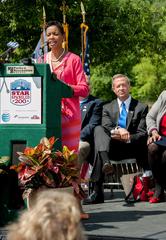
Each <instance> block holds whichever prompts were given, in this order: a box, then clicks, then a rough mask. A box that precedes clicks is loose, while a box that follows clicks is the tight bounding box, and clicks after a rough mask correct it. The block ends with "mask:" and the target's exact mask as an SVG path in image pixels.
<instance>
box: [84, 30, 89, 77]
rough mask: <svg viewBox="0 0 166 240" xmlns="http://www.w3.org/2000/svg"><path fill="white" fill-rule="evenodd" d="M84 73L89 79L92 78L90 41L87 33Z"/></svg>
mask: <svg viewBox="0 0 166 240" xmlns="http://www.w3.org/2000/svg"><path fill="white" fill-rule="evenodd" d="M84 56H85V57H84V66H83V67H84V71H85V73H86V75H87V76H88V78H90V56H89V41H88V34H87V33H86V48H85V55H84Z"/></svg>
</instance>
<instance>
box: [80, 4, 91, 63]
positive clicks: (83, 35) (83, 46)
mask: <svg viewBox="0 0 166 240" xmlns="http://www.w3.org/2000/svg"><path fill="white" fill-rule="evenodd" d="M81 13H82V23H81V25H80V28H81V49H82V66H84V59H85V49H86V34H87V31H88V28H89V27H88V25H86V21H85V15H86V12H85V8H84V5H83V2H82V1H81Z"/></svg>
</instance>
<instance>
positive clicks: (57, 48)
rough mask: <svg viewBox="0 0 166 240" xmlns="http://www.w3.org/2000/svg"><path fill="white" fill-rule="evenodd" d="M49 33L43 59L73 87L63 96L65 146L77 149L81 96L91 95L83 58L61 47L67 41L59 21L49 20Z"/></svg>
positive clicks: (47, 33) (60, 77)
mask: <svg viewBox="0 0 166 240" xmlns="http://www.w3.org/2000/svg"><path fill="white" fill-rule="evenodd" d="M46 36H47V44H48V47H49V49H50V51H49V52H48V53H47V54H46V55H45V56H44V62H45V63H49V65H50V68H51V71H52V72H53V73H54V74H55V75H56V77H57V79H59V80H60V81H63V82H64V83H66V84H67V85H69V86H70V87H71V88H72V89H73V96H72V97H71V98H63V99H62V146H64V145H66V146H67V147H68V148H69V149H70V150H75V151H76V152H77V151H78V145H79V139H80V130H81V113H80V104H79V97H84V98H85V97H86V96H88V94H89V87H88V84H87V82H86V77H85V73H84V71H83V68H82V64H81V59H80V57H79V56H78V55H76V54H74V53H72V52H68V51H66V50H65V49H64V48H63V47H62V45H63V42H64V40H65V33H64V30H63V26H62V25H61V24H60V23H59V22H58V21H50V22H48V23H47V27H46Z"/></svg>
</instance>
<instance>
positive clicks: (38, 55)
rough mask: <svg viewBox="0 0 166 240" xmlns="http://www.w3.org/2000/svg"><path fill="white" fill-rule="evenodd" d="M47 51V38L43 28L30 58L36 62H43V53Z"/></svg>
mask: <svg viewBox="0 0 166 240" xmlns="http://www.w3.org/2000/svg"><path fill="white" fill-rule="evenodd" d="M47 52H48V46H47V39H46V32H45V30H44V31H43V32H42V33H41V37H40V39H39V41H38V43H37V45H36V48H35V50H34V52H33V54H32V60H33V61H34V62H35V63H37V62H40V63H41V62H43V60H44V54H46V53H47Z"/></svg>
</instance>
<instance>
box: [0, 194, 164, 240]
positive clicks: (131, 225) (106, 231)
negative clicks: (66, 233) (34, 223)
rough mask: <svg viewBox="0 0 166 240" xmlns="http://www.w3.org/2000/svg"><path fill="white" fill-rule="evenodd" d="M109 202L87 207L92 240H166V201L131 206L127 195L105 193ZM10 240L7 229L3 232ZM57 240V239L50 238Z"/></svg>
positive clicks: (3, 239)
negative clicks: (126, 198) (126, 197)
mask: <svg viewBox="0 0 166 240" xmlns="http://www.w3.org/2000/svg"><path fill="white" fill-rule="evenodd" d="M105 199H106V200H105V203H103V204H93V205H83V208H84V210H85V211H86V212H88V213H89V214H90V215H91V217H90V219H88V220H84V221H83V225H84V228H85V233H86V235H87V236H88V240H142V239H144V240H166V202H163V203H158V204H149V203H148V202H139V203H135V204H130V205H127V204H126V203H125V201H124V192H123V191H122V190H114V196H113V197H111V196H110V191H109V190H105ZM0 239H1V240H6V230H5V229H4V228H1V229H0ZM50 240H53V239H50Z"/></svg>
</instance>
